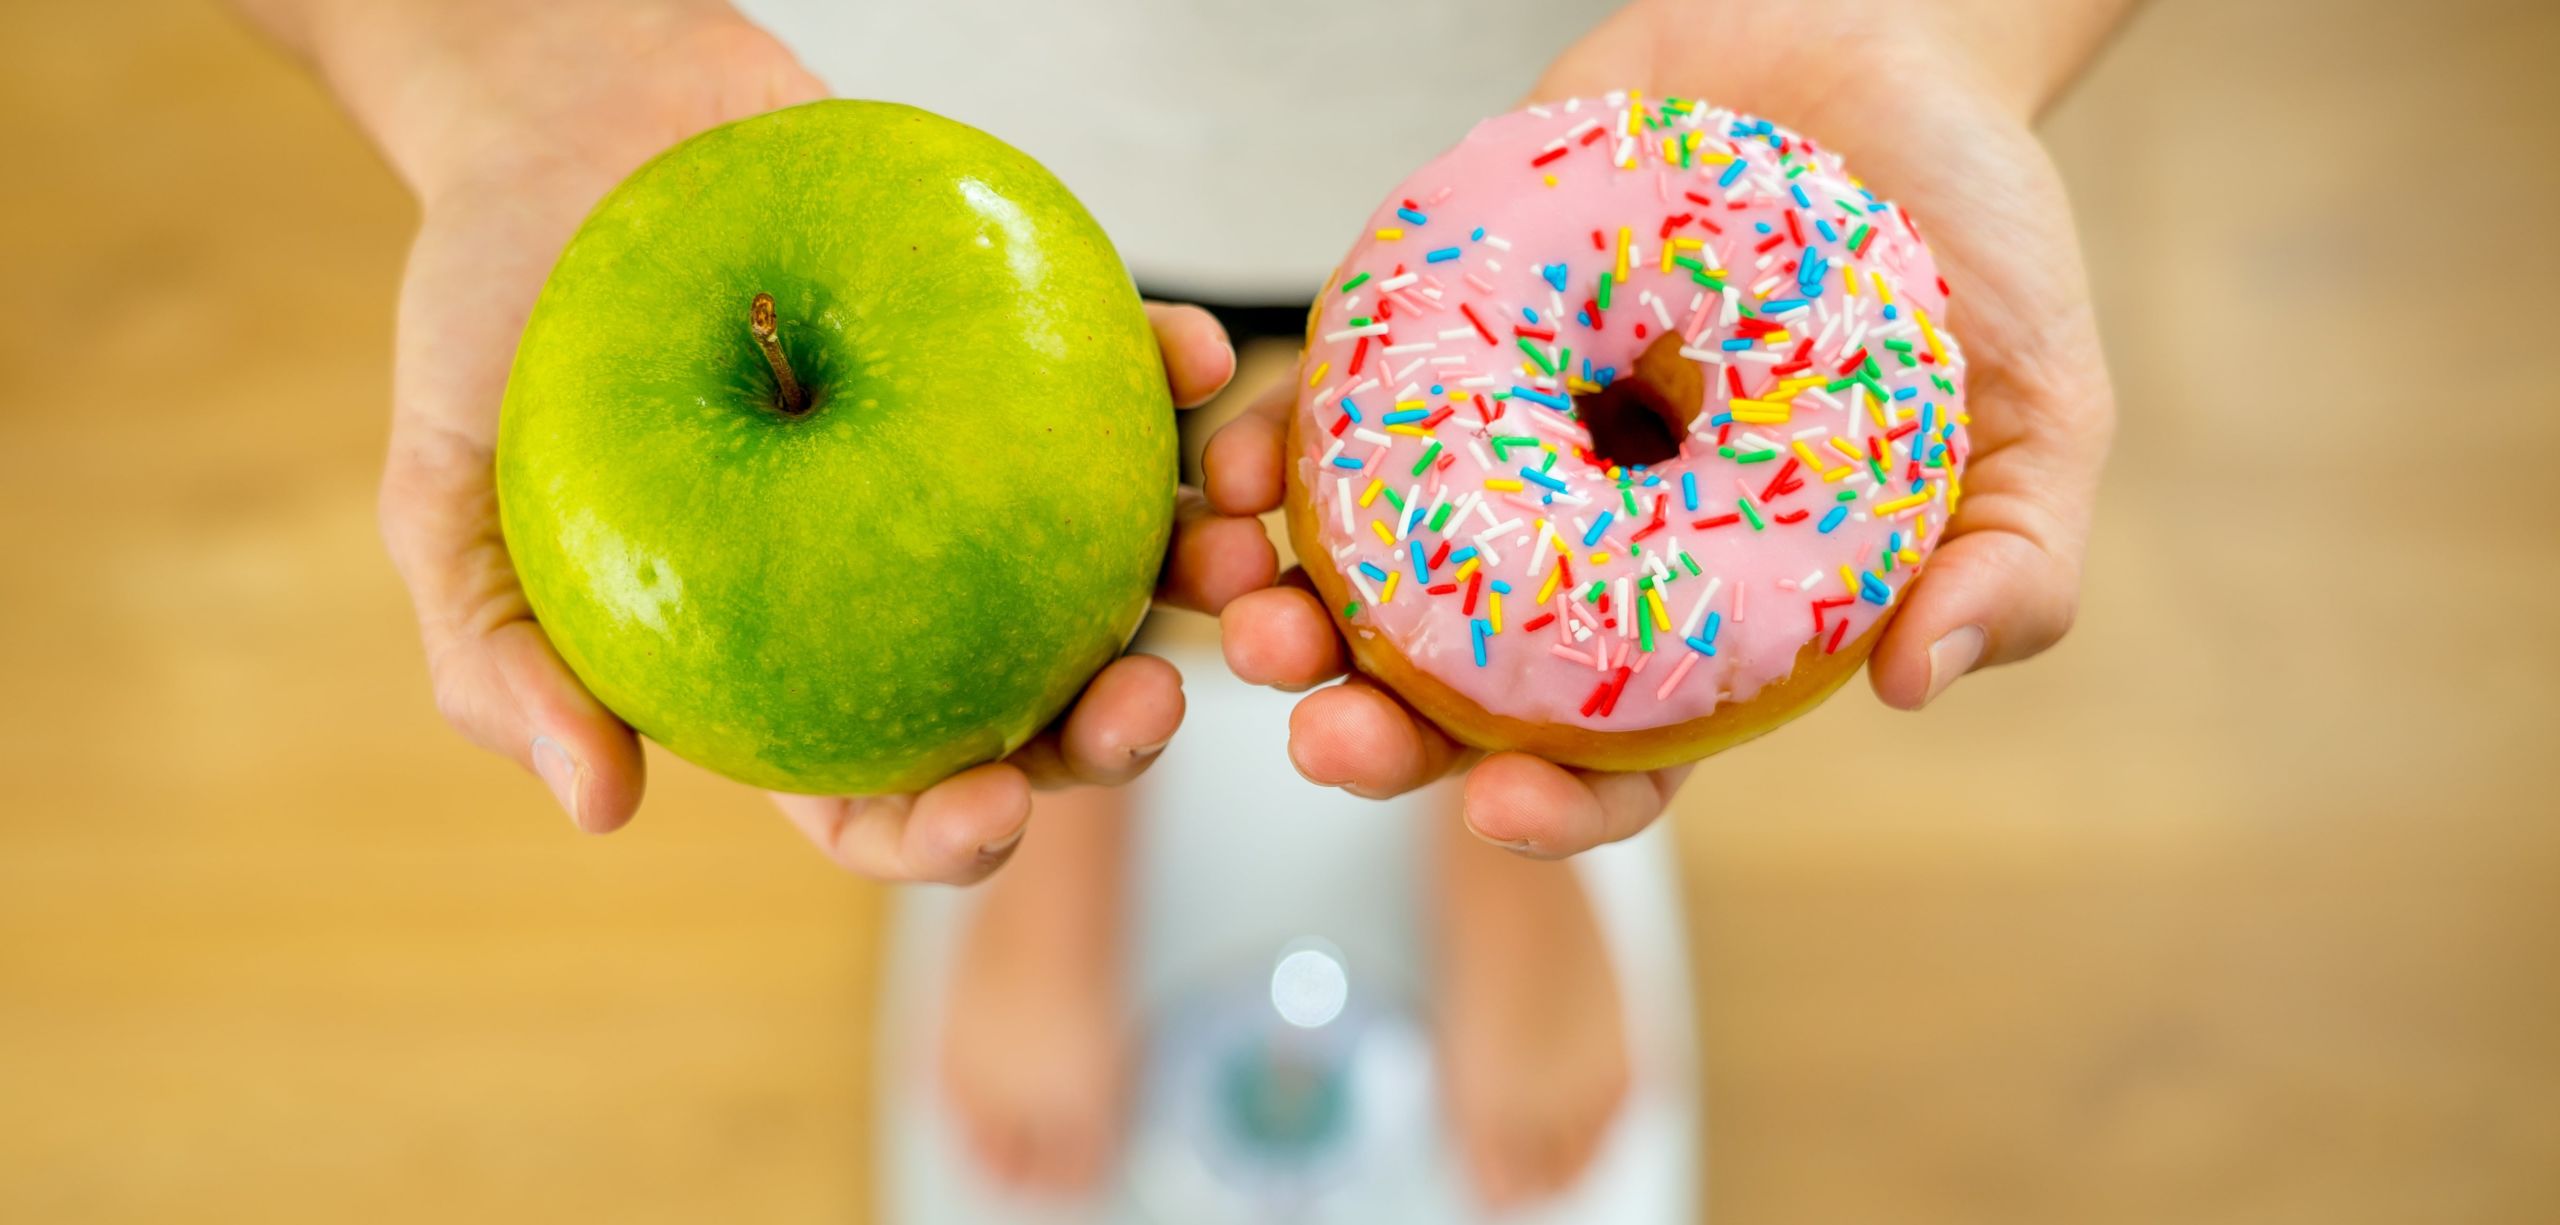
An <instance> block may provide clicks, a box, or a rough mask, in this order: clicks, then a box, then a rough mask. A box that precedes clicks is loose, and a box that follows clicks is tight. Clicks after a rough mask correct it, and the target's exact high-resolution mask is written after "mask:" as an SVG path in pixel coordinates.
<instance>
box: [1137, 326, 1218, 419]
mask: <svg viewBox="0 0 2560 1225" xmlns="http://www.w3.org/2000/svg"><path fill="white" fill-rule="evenodd" d="M1147 321H1148V322H1149V323H1152V324H1154V325H1155V329H1156V348H1158V349H1160V350H1162V351H1163V353H1164V381H1165V386H1167V387H1169V388H1171V389H1172V391H1173V403H1174V407H1176V408H1195V407H1197V406H1199V405H1202V404H1206V403H1208V402H1209V400H1210V398H1211V397H1214V396H1216V395H1217V394H1218V392H1219V391H1220V390H1222V389H1223V388H1225V387H1226V385H1227V380H1229V379H1232V378H1234V377H1235V376H1236V349H1235V345H1234V344H1232V343H1230V342H1229V341H1228V340H1227V330H1226V329H1225V328H1223V327H1220V326H1218V320H1217V317H1216V316H1214V315H1211V314H1210V313H1209V312H1207V311H1204V310H1202V309H1200V308H1199V307H1196V306H1182V305H1177V304H1174V303H1169V302H1149V303H1147Z"/></svg>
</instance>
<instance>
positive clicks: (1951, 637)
mask: <svg viewBox="0 0 2560 1225" xmlns="http://www.w3.org/2000/svg"><path fill="white" fill-rule="evenodd" d="M2101 386H2103V385H2101ZM1984 413H1985V414H1986V415H1992V416H1994V419H1995V420H2014V419H2015V418H2016V416H2017V415H2018V414H2022V413H2031V414H2033V416H2031V417H2030V420H2043V421H2045V422H2047V423H2048V425H2049V428H2043V429H2035V430H2026V431H2021V432H2019V433H2017V434H2016V435H2015V436H2014V437H2009V438H2003V439H2002V440H2001V443H2000V444H1999V445H1997V446H1995V447H1990V448H1986V449H1985V451H1984V452H1983V453H1981V454H1979V455H1977V456H1976V457H1975V459H1974V461H1973V463H1972V464H1971V465H1970V470H1969V471H1968V472H1967V474H1966V477H1965V493H1964V500H1963V503H1962V504H1961V506H1960V507H1959V508H1958V513H1957V515H1956V518H1955V519H1954V521H1953V522H1951V523H1949V524H1948V527H1947V539H1946V540H1945V541H1944V542H1943V543H1942V544H1940V546H1939V547H1938V548H1937V550H1936V551H1935V552H1934V553H1932V554H1931V556H1930V557H1929V560H1928V563H1927V565H1926V566H1925V567H1923V568H1922V570H1921V572H1920V577H1919V578H1918V579H1916V580H1914V581H1913V582H1912V583H1911V585H1910V587H1909V588H1908V589H1907V591H1906V592H1905V593H1904V595H1903V596H1902V597H1901V598H1902V600H1903V604H1902V607H1901V609H1900V610H1899V611H1898V612H1897V613H1896V614H1895V615H1894V619H1893V623H1892V624H1891V625H1890V626H1889V627H1888V628H1887V629H1886V630H1885V636H1884V639H1883V641H1881V642H1879V643H1878V644H1877V645H1876V652H1875V655H1874V657H1873V659H1872V661H1871V664H1870V667H1869V669H1868V681H1869V683H1870V684H1872V685H1873V686H1874V687H1875V691H1876V696H1877V697H1879V698H1881V699H1883V700H1884V702H1885V704H1886V705H1888V706H1894V707H1897V708H1900V709H1903V710H1918V709H1920V708H1921V707H1922V706H1925V705H1927V704H1928V703H1929V702H1930V701H1931V700H1932V699H1934V698H1936V697H1937V696H1938V695H1939V694H1941V693H1944V692H1946V689H1947V687H1948V686H1950V685H1952V684H1954V683H1955V682H1956V680H1957V678H1959V677H1962V676H1963V675H1965V674H1966V673H1968V672H1971V671H1973V670H1975V669H1977V668H1983V667H1989V666H1991V665H1993V664H2003V663H2010V662H2014V661H2016V660H2021V659H2025V658H2028V657H2029V656H2032V655H2036V654H2038V653H2040V652H2042V651H2044V650H2045V649H2046V648H2048V647H2051V646H2052V645H2053V644H2054V643H2056V642H2059V641H2060V640H2061V639H2062V636H2063V634H2064V633H2066V632H2068V631H2069V630H2070V628H2071V623H2072V620H2073V619H2074V617H2075V616H2076V615H2077V613H2078V609H2079V601H2080V568H2081V559H2082V556H2083V554H2084V551H2085V550H2086V548H2087V541H2088V532H2089V518H2090V514H2091V512H2092V510H2093V509H2094V507H2095V504H2096V501H2097V492H2098V473H2099V469H2100V467H2101V465H2102V464H2103V463H2104V460H2105V454H2106V445H2107V443H2106V436H2107V432H2108V422H2107V420H2106V416H2105V413H2104V410H2103V407H2101V410H2100V413H2099V415H2098V416H2097V417H2096V418H2095V419H2093V420H2092V419H2082V420H2078V421H2072V422H2069V423H2068V424H2067V425H2066V423H2064V422H2062V421H2059V420H2056V418H2057V417H2058V416H2059V414H2056V413H2054V412H2053V411H2052V410H2049V409H2047V410H2030V409H2013V408H2010V407H2008V406H2007V405H2002V404H1998V403H1993V404H1990V405H1987V406H1986V407H1985V409H1984ZM2084 416H2085V415H2084Z"/></svg>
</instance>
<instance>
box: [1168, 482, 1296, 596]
mask: <svg viewBox="0 0 2560 1225" xmlns="http://www.w3.org/2000/svg"><path fill="white" fill-rule="evenodd" d="M1279 569H1280V555H1279V554H1278V553H1276V552H1274V551H1273V550H1272V547H1271V538H1270V537H1269V536H1267V535H1265V534H1264V533H1263V530H1262V524H1261V523H1259V522H1257V521H1255V520H1252V519H1231V518H1226V517H1224V516H1221V515H1219V514H1217V513H1215V512H1213V511H1212V510H1210V508H1209V504H1208V502H1207V501H1206V500H1205V499H1203V498H1202V497H1201V496H1200V494H1199V493H1198V492H1197V491H1195V490H1192V489H1188V488H1186V489H1184V490H1183V491H1182V492H1181V494H1180V495H1179V496H1178V497H1177V498H1176V500H1175V503H1174V520H1173V543H1172V544H1171V545H1170V546H1168V548H1167V550H1166V553H1165V566H1164V573H1163V574H1162V575H1159V576H1158V577H1157V579H1156V600H1157V601H1158V602H1159V603H1163V604H1169V605H1171V606H1173V607H1175V608H1187V609H1190V610H1191V611H1193V612H1204V613H1209V614H1211V615H1213V616H1214V615H1216V614H1217V612H1218V611H1219V610H1220V609H1223V608H1225V607H1226V606H1227V602H1228V601H1230V600H1233V599H1235V598H1236V597H1238V596H1240V595H1243V594H1245V593H1246V592H1248V591H1259V590H1261V589H1262V588H1264V587H1268V586H1270V585H1271V577H1272V575H1273V574H1275V573H1277V572H1278V571H1279Z"/></svg>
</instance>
